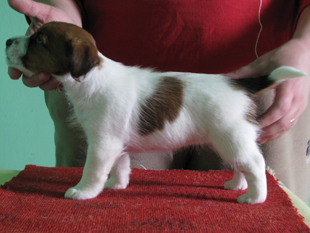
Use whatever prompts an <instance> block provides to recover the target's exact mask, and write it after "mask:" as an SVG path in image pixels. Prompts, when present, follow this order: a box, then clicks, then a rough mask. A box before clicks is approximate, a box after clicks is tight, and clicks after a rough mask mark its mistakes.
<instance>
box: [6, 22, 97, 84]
mask: <svg viewBox="0 0 310 233" xmlns="http://www.w3.org/2000/svg"><path fill="white" fill-rule="evenodd" d="M6 56H7V63H8V66H11V67H14V68H17V69H19V70H21V71H22V72H23V73H25V74H26V75H33V74H36V73H39V72H47V73H50V74H54V75H63V74H66V73H70V74H71V76H72V77H73V78H74V79H76V80H80V79H81V78H82V77H83V76H84V75H85V74H87V73H88V72H89V71H90V70H91V69H92V68H93V67H95V66H97V65H99V63H100V58H99V56H98V52H97V48H96V43H95V40H94V39H93V37H92V36H91V35H90V34H89V33H88V32H86V31H85V30H83V29H81V28H79V27H77V26H75V25H73V24H68V23H62V22H51V23H47V24H45V25H43V26H42V27H41V28H40V29H38V31H37V32H36V33H34V34H33V35H31V36H24V37H16V38H12V39H9V40H7V42H6Z"/></svg>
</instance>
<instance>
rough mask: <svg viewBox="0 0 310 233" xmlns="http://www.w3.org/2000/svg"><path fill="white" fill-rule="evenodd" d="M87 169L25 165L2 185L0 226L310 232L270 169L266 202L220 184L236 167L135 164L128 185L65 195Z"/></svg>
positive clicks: (46, 229) (0, 229)
mask: <svg viewBox="0 0 310 233" xmlns="http://www.w3.org/2000/svg"><path fill="white" fill-rule="evenodd" d="M81 175H82V168H44V167H36V166H27V167H26V169H25V170H24V171H22V172H21V173H20V174H19V175H18V176H17V177H16V178H13V180H12V181H10V182H8V183H6V184H5V185H4V186H2V187H1V188H0V232H109V233H110V232H221V233H222V232H238V233H239V232H310V230H309V228H308V227H307V226H306V225H305V224H304V223H303V220H302V217H301V216H299V215H298V213H297V212H296V210H295V209H294V207H293V206H292V204H291V202H290V200H289V198H288V196H287V195H286V193H285V192H284V191H282V189H281V188H280V187H279V186H278V184H277V181H276V180H275V179H274V178H273V177H272V176H271V175H268V176H267V178H268V199H267V201H266V202H265V203H264V204H259V205H247V204H238V203H237V202H236V199H237V197H238V196H239V195H241V194H243V193H245V191H228V190H224V189H223V185H224V183H225V181H227V180H229V179H231V178H232V175H233V173H232V171H209V172H197V171H187V170H184V171H183V170H171V171H153V170H139V169H133V171H132V175H131V181H130V185H129V186H128V188H127V189H125V190H105V191H104V192H103V193H101V194H100V196H98V197H97V198H95V199H92V200H86V201H73V200H66V199H64V198H63V196H64V193H65V191H66V190H67V189H68V188H70V187H71V186H73V185H75V184H76V183H77V182H78V181H79V179H80V178H81Z"/></svg>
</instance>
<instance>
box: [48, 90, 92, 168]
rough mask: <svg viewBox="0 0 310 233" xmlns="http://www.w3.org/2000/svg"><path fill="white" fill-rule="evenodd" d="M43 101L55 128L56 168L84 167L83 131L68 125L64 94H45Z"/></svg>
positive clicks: (52, 92)
mask: <svg viewBox="0 0 310 233" xmlns="http://www.w3.org/2000/svg"><path fill="white" fill-rule="evenodd" d="M45 101H46V105H47V107H48V110H49V113H50V116H51V118H52V120H53V122H54V127H55V137H54V139H55V152H56V166H57V167H82V166H84V163H85V158H86V150H87V143H86V140H85V137H84V134H83V131H82V130H80V129H78V128H75V127H72V126H71V125H70V124H69V117H70V115H71V108H70V105H69V104H68V100H67V99H66V96H65V94H59V93H58V92H56V91H49V92H45Z"/></svg>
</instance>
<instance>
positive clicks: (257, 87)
mask: <svg viewBox="0 0 310 233" xmlns="http://www.w3.org/2000/svg"><path fill="white" fill-rule="evenodd" d="M302 77H309V75H308V74H307V73H305V72H303V71H301V70H298V69H295V68H293V67H290V66H281V67H279V68H277V69H275V70H274V71H272V72H271V73H270V74H269V75H265V76H259V77H256V78H242V79H233V80H232V82H233V83H234V84H235V85H237V86H239V87H241V88H242V89H245V90H246V91H247V92H248V93H250V94H256V93H258V92H260V91H262V90H264V89H266V88H268V87H271V86H272V85H274V84H277V83H281V82H283V81H285V80H287V79H292V78H302Z"/></svg>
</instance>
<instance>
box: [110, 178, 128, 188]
mask: <svg viewBox="0 0 310 233" xmlns="http://www.w3.org/2000/svg"><path fill="white" fill-rule="evenodd" d="M128 183H129V179H127V180H123V181H119V180H116V179H113V178H110V179H109V180H108V181H107V182H106V183H105V185H104V188H106V189H125V188H127V185H128Z"/></svg>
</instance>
